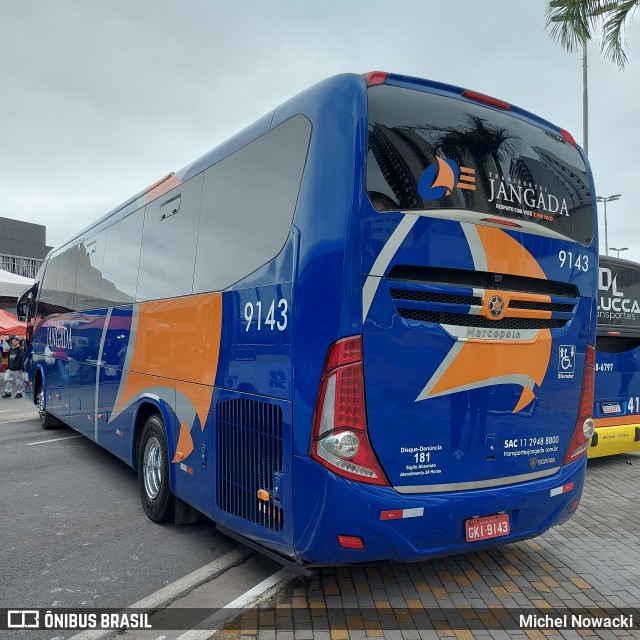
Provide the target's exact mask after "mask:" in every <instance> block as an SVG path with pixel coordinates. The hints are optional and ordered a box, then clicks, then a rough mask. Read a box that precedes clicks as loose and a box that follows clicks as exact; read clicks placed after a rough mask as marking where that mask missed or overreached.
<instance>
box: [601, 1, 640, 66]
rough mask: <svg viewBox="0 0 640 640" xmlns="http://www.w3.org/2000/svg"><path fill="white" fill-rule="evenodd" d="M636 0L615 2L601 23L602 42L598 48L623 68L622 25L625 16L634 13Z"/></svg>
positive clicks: (625, 55) (623, 45)
mask: <svg viewBox="0 0 640 640" xmlns="http://www.w3.org/2000/svg"><path fill="white" fill-rule="evenodd" d="M637 8H638V0H626V1H623V2H617V3H616V7H615V9H614V10H611V11H609V12H608V13H607V14H606V18H605V19H604V21H603V24H602V43H601V46H600V49H601V51H602V55H603V56H604V57H605V59H606V60H609V61H610V62H612V63H613V64H615V65H616V66H617V67H618V68H620V69H623V68H624V67H625V66H626V64H627V53H626V51H625V43H624V26H625V23H626V21H627V18H629V17H630V16H632V15H633V14H634V13H635V10H636V9H637Z"/></svg>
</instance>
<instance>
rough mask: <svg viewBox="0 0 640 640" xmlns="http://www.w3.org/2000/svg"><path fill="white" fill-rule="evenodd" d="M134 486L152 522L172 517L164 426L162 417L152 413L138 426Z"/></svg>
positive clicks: (171, 494) (172, 507) (171, 496)
mask: <svg viewBox="0 0 640 640" xmlns="http://www.w3.org/2000/svg"><path fill="white" fill-rule="evenodd" d="M138 487H139V488H140V500H141V501H142V508H143V509H144V512H145V513H146V514H147V516H148V517H149V518H150V519H151V520H153V521H154V522H167V521H169V520H172V519H173V518H174V513H175V506H176V501H175V497H174V495H173V493H171V486H170V482H169V454H168V448H167V430H166V428H165V426H164V422H163V421H162V418H161V417H160V416H159V415H157V414H154V415H152V416H150V417H149V418H147V421H146V422H145V423H144V427H143V428H142V436H141V437H140V445H139V447H138Z"/></svg>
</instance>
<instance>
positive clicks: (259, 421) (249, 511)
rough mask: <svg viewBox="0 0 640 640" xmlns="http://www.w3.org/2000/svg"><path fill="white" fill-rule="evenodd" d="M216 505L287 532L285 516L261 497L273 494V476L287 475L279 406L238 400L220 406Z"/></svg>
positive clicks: (217, 416)
mask: <svg viewBox="0 0 640 640" xmlns="http://www.w3.org/2000/svg"><path fill="white" fill-rule="evenodd" d="M216 439H217V447H216V448H217V479H218V482H217V494H216V498H217V503H218V507H219V508H220V509H222V510H223V511H226V512H227V513H231V514H233V515H236V516H238V517H240V518H243V519H245V520H248V521H249V522H252V523H254V524H257V525H261V526H263V527H265V528H266V529H269V530H271V531H282V528H283V526H284V513H283V510H282V508H281V507H280V506H279V505H277V504H274V503H273V500H271V501H270V502H265V501H262V500H259V499H258V496H257V494H258V491H259V490H260V489H262V490H264V491H266V492H267V493H268V494H269V496H273V490H274V474H277V473H282V471H283V466H282V460H283V453H282V445H283V443H282V410H281V409H280V407H278V406H276V405H272V404H269V403H267V402H258V401H256V400H246V399H243V398H238V399H235V400H227V401H224V402H219V403H218V404H217V406H216Z"/></svg>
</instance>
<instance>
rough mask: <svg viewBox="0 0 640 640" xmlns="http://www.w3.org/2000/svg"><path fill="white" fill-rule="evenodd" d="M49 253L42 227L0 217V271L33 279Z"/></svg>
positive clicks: (44, 229)
mask: <svg viewBox="0 0 640 640" xmlns="http://www.w3.org/2000/svg"><path fill="white" fill-rule="evenodd" d="M49 251H51V247H50V246H47V228H46V227H45V226H44V225H41V224H33V223H32V222H22V221H21V220H12V219H11V218H1V217H0V269H4V270H5V271H10V272H11V273H15V274H17V275H19V276H24V277H25V278H35V275H36V273H37V271H38V269H39V268H40V265H41V264H42V262H43V261H44V259H45V258H46V256H47V254H48V253H49Z"/></svg>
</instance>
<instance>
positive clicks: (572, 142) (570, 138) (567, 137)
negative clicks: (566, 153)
mask: <svg viewBox="0 0 640 640" xmlns="http://www.w3.org/2000/svg"><path fill="white" fill-rule="evenodd" d="M560 133H561V134H562V137H563V138H564V139H565V140H566V141H567V142H568V143H569V144H570V145H571V146H573V147H575V148H576V149H577V148H578V143H577V142H576V141H575V138H574V137H573V136H572V135H571V134H570V133H569V132H568V131H567V130H566V129H560Z"/></svg>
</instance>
